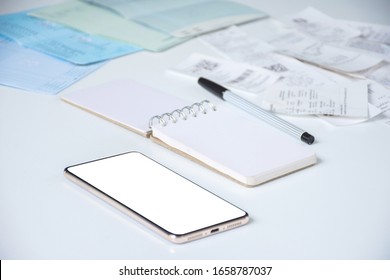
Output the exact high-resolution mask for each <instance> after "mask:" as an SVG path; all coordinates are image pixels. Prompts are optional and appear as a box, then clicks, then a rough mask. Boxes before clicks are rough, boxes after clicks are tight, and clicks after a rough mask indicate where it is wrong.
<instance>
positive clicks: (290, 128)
mask: <svg viewBox="0 0 390 280" xmlns="http://www.w3.org/2000/svg"><path fill="white" fill-rule="evenodd" d="M198 84H199V85H201V86H202V87H203V88H205V89H207V90H208V91H210V92H211V93H213V94H215V95H216V96H218V97H219V98H222V99H223V100H225V101H227V102H229V103H232V104H233V105H235V106H237V107H238V108H241V109H242V110H244V111H246V112H248V113H250V114H252V115H254V116H255V117H257V118H259V119H261V120H263V121H265V122H267V123H269V124H270V125H273V126H274V127H276V128H279V129H281V130H283V131H284V132H286V133H288V134H290V135H291V136H293V137H295V138H298V139H300V140H301V141H303V142H305V143H307V144H309V145H311V144H313V142H314V140H315V138H314V136H313V135H311V134H309V133H307V132H306V131H304V130H303V129H301V128H299V127H297V126H295V125H293V124H291V123H289V122H287V121H285V120H283V119H281V118H279V117H277V116H275V115H274V114H272V113H270V112H268V111H266V110H264V109H262V108H260V107H258V106H256V105H254V104H253V103H251V102H249V101H247V100H245V99H244V98H242V97H240V96H238V95H237V94H235V93H233V92H231V91H230V90H228V89H226V88H224V87H223V86H221V85H219V84H217V83H214V82H213V81H210V80H208V79H205V78H202V77H201V78H199V79H198Z"/></svg>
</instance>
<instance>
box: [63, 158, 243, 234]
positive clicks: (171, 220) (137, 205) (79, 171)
mask: <svg viewBox="0 0 390 280" xmlns="http://www.w3.org/2000/svg"><path fill="white" fill-rule="evenodd" d="M68 171H69V172H70V173H73V174H74V175H76V176H77V177H79V178H80V179H82V180H84V181H85V182H87V183H89V184H90V185H92V186H94V187H95V188H97V189H99V190H100V191H102V192H104V193H105V194H107V195H109V196H111V197H112V198H114V199H115V200H117V201H119V202H120V203H122V204H124V205H126V206H127V207H128V208H130V209H132V210H133V211H135V212H137V213H138V214H140V215H142V216H144V217H145V218H146V219H148V220H150V221H152V222H153V223H155V224H157V225H159V226H160V227H162V228H163V229H165V230H166V231H168V232H170V233H173V234H186V233H189V232H192V231H196V230H199V229H203V228H206V227H210V226H213V225H216V224H219V223H223V222H227V221H230V220H233V219H236V218H240V217H243V216H244V215H245V214H246V212H244V211H243V210H241V209H239V208H237V207H236V206H234V205H232V204H230V203H228V202H226V201H225V200H223V199H221V198H219V197H217V196H216V195H214V194H212V193H210V192H208V191H206V190H205V189H203V188H201V187H199V186H197V185H196V184H194V183H192V182H191V181H189V180H187V179H185V178H183V177H181V176H179V175H177V174H176V173H174V172H172V171H171V170H169V169H167V168H165V167H164V166H162V165H160V164H158V163H156V162H155V161H153V160H151V159H149V158H147V157H145V156H144V155H142V154H140V153H137V152H130V153H126V154H122V155H118V156H113V157H110V158H105V159H101V160H97V161H93V162H89V163H84V164H81V165H77V166H73V167H69V168H68Z"/></svg>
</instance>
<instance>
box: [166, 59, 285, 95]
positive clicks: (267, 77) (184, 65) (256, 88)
mask: <svg viewBox="0 0 390 280" xmlns="http://www.w3.org/2000/svg"><path fill="white" fill-rule="evenodd" d="M171 70H172V71H174V72H176V73H179V74H183V75H187V76H190V77H194V78H199V77H204V78H207V79H210V80H212V81H214V82H217V83H220V84H223V85H225V86H226V87H228V88H232V89H238V90H241V91H244V92H249V93H260V92H262V91H263V90H265V89H266V88H268V87H269V86H271V85H272V84H274V83H275V82H276V81H277V80H278V79H279V78H280V76H279V75H278V74H275V73H273V72H271V71H268V70H266V69H262V68H260V67H254V66H250V65H246V64H242V63H236V62H233V61H230V60H223V59H217V58H213V57H208V56H204V55H200V54H193V55H191V56H190V57H189V58H188V59H186V60H185V61H183V62H181V63H180V64H179V65H176V66H175V67H174V68H172V69H171Z"/></svg>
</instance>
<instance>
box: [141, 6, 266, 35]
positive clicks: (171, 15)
mask: <svg viewBox="0 0 390 280" xmlns="http://www.w3.org/2000/svg"><path fill="white" fill-rule="evenodd" d="M265 16H266V14H264V13H263V12H261V11H259V10H256V9H254V8H251V7H248V6H245V5H242V4H239V3H235V2H230V1H206V2H200V3H195V4H191V5H187V6H183V7H178V8H175V9H170V10H165V11H160V12H157V13H152V14H149V15H143V16H139V17H135V18H133V19H134V20H136V21H137V22H140V23H143V24H145V25H147V26H150V27H153V28H155V29H158V30H161V31H165V32H167V33H170V34H172V35H174V36H177V37H185V36H194V35H198V34H200V33H205V32H208V31H212V30H215V29H219V28H222V27H226V26H229V25H233V24H238V23H243V22H247V21H251V20H255V19H258V18H262V17H265Z"/></svg>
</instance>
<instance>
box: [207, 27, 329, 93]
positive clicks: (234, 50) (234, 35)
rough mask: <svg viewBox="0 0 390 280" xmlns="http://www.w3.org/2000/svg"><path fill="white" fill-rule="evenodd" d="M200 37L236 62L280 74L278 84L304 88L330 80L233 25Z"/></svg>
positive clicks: (326, 82)
mask: <svg viewBox="0 0 390 280" xmlns="http://www.w3.org/2000/svg"><path fill="white" fill-rule="evenodd" d="M200 39H201V40H202V41H203V42H205V43H206V44H207V45H209V46H211V47H213V48H214V49H215V50H217V51H218V52H219V53H221V54H222V55H223V56H225V57H227V58H230V59H232V60H234V61H236V62H242V63H247V64H250V65H254V66H259V67H262V68H265V69H268V70H270V71H272V72H275V73H278V74H280V75H281V76H282V77H283V79H281V80H279V81H278V84H281V85H284V86H302V87H304V86H312V85H317V86H319V85H324V84H329V83H331V81H330V80H329V79H328V78H327V77H326V76H324V75H322V74H320V73H319V72H318V71H316V69H314V67H313V66H311V65H307V64H304V63H302V62H300V61H298V60H296V59H295V58H291V57H286V56H282V55H279V54H276V53H273V52H272V50H273V49H274V48H273V47H272V46H271V45H270V44H268V43H266V42H264V41H261V40H258V39H257V38H255V37H254V36H250V35H248V34H246V33H245V32H244V31H242V30H241V29H240V28H238V27H236V26H232V27H229V28H227V29H224V30H221V31H217V32H213V33H210V34H206V35H203V36H201V37H200Z"/></svg>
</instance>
